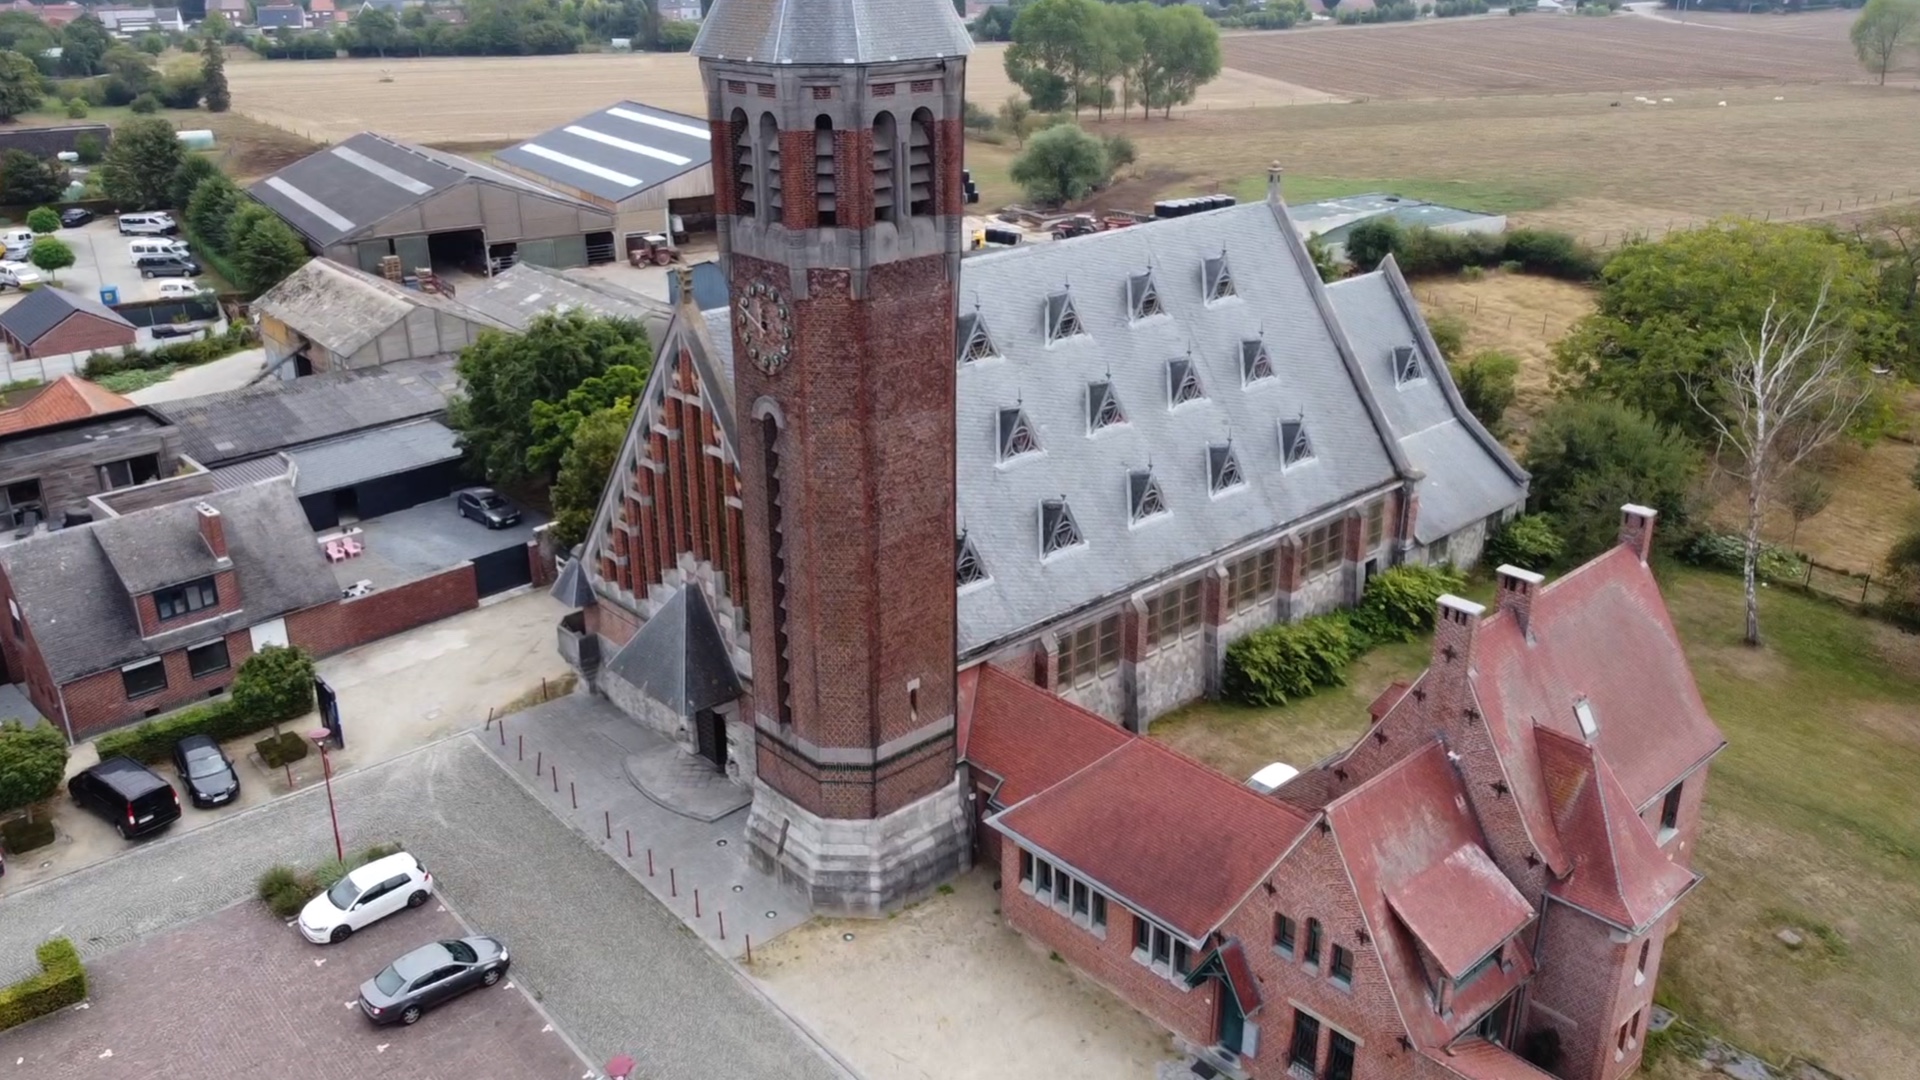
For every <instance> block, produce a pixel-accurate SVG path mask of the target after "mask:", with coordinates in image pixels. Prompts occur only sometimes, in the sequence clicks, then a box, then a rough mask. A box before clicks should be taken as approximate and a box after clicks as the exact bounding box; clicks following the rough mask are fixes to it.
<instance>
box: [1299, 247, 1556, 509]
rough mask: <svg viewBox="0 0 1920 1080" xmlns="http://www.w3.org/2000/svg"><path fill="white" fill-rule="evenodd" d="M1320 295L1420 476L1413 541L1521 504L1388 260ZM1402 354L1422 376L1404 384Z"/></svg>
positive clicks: (1513, 479) (1494, 444)
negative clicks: (1408, 354) (1410, 353)
mask: <svg viewBox="0 0 1920 1080" xmlns="http://www.w3.org/2000/svg"><path fill="white" fill-rule="evenodd" d="M1327 296H1328V297H1329V298H1330V299H1331V300H1332V301H1333V307H1334V310H1335V311H1336V312H1338V313H1339V316H1340V324H1341V325H1342V326H1343V327H1345V328H1346V331H1347V333H1348V335H1349V337H1350V338H1351V340H1352V341H1353V348H1354V352H1355V353H1356V354H1357V355H1358V357H1359V359H1360V368H1361V370H1362V371H1363V372H1365V374H1366V377H1367V382H1368V384H1369V385H1370V386H1371V387H1372V389H1373V394H1374V397H1375V398H1376V399H1377V400H1378V401H1379V402H1380V411H1381V412H1382V413H1384V414H1385V415H1386V418H1387V423H1388V424H1389V425H1390V426H1391V427H1392V428H1393V431H1394V434H1395V435H1396V436H1397V437H1398V438H1399V440H1400V446H1401V448H1402V449H1403V450H1404V451H1405V453H1406V456H1407V460H1408V462H1409V463H1411V464H1412V466H1413V467H1414V468H1415V469H1417V470H1419V471H1421V472H1422V473H1424V474H1425V475H1423V476H1422V477H1421V479H1420V482H1419V484H1418V486H1417V488H1416V491H1417V493H1418V496H1419V499H1420V512H1419V514H1418V515H1417V516H1415V518H1414V539H1415V540H1416V541H1418V542H1419V543H1421V544H1430V543H1432V542H1433V541H1435V540H1438V539H1440V538H1441V537H1443V536H1450V535H1452V534H1453V533H1454V532H1456V531H1458V530H1459V529H1460V528H1461V527H1462V526H1464V525H1467V524H1469V523H1471V522H1474V521H1477V520H1479V519H1481V518H1485V517H1489V516H1491V515H1493V514H1495V513H1498V512H1499V511H1501V510H1503V509H1505V508H1507V507H1510V506H1513V505H1514V504H1516V503H1519V502H1522V501H1524V500H1525V499H1526V497H1527V479H1528V477H1527V473H1526V470H1524V469H1522V468H1521V467H1520V465H1519V464H1518V463H1517V462H1515V461H1514V460H1513V457H1512V455H1510V454H1508V453H1507V451H1506V448H1505V447H1503V446H1501V445H1500V441H1499V440H1498V439H1495V438H1494V437H1493V436H1492V434H1491V433H1489V432H1488V431H1487V429H1486V428H1485V427H1484V426H1482V425H1481V423H1480V421H1479V420H1477V419H1475V418H1474V415H1473V414H1472V413H1471V412H1469V411H1468V410H1467V406H1466V402H1465V401H1463V400H1461V397H1460V391H1459V389H1458V388H1457V387H1456V386H1455V385H1454V382H1453V375H1452V373H1451V372H1450V371H1449V370H1448V369H1447V365H1446V362H1445V360H1444V359H1443V358H1442V357H1441V355H1440V349H1439V346H1438V345H1436V344H1434V341H1433V336H1432V335H1431V334H1430V333H1428V332H1427V328H1426V323H1425V321H1424V320H1422V319H1421V318H1420V317H1419V308H1418V307H1417V306H1416V305H1415V303H1414V298H1413V291H1412V290H1411V289H1409V288H1408V287H1407V283H1406V279H1405V278H1404V277H1402V276H1401V274H1400V269H1399V267H1398V266H1397V265H1395V264H1394V262H1393V257H1392V256H1388V257H1387V259H1386V261H1384V262H1383V263H1382V264H1381V268H1380V269H1379V270H1376V271H1375V272H1373V273H1371V274H1362V275H1361V276H1359V277H1353V278H1347V279H1345V280H1343V281H1339V282H1335V283H1334V284H1332V285H1329V286H1327ZM1407 348H1412V349H1413V350H1414V352H1415V356H1416V358H1417V362H1418V364H1419V370H1420V373H1421V377H1420V378H1418V379H1414V380H1409V381H1403V380H1401V379H1399V378H1397V374H1398V372H1397V371H1396V362H1395V361H1396V356H1395V350H1396V349H1407Z"/></svg>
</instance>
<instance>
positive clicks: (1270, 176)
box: [1267, 161, 1286, 206]
mask: <svg viewBox="0 0 1920 1080" xmlns="http://www.w3.org/2000/svg"><path fill="white" fill-rule="evenodd" d="M1285 172H1286V170H1284V169H1282V168H1281V167H1280V163H1279V162H1277V161H1276V162H1274V163H1272V164H1271V165H1268V166H1267V201H1268V202H1270V203H1272V204H1274V205H1275V206H1278V205H1280V203H1281V202H1282V201H1284V200H1282V199H1281V197H1280V196H1281V191H1280V187H1281V181H1282V179H1283V176H1284V174H1285Z"/></svg>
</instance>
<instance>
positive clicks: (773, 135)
mask: <svg viewBox="0 0 1920 1080" xmlns="http://www.w3.org/2000/svg"><path fill="white" fill-rule="evenodd" d="M759 142H760V180H761V182H760V187H761V188H762V190H763V191H764V192H765V195H764V197H763V198H762V199H761V202H762V203H764V204H765V205H766V208H767V212H766V215H765V217H764V218H763V220H766V221H779V220H780V218H781V216H782V207H783V206H784V205H785V203H784V201H783V200H782V198H781V190H780V122H779V121H777V120H775V119H774V118H773V114H772V113H770V112H768V113H761V114H760V140H759Z"/></svg>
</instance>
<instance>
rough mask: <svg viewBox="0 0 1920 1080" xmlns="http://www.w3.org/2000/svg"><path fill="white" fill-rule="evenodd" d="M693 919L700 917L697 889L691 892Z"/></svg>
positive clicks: (698, 892)
mask: <svg viewBox="0 0 1920 1080" xmlns="http://www.w3.org/2000/svg"><path fill="white" fill-rule="evenodd" d="M693 917H694V918H696V919H697V918H699V917H700V890H699V889H695V890H693Z"/></svg>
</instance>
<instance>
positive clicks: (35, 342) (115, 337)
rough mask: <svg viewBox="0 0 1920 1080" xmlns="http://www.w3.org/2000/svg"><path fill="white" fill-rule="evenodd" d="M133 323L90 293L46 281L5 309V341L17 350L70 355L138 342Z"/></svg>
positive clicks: (0, 319) (1, 338)
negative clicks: (71, 290)
mask: <svg viewBox="0 0 1920 1080" xmlns="http://www.w3.org/2000/svg"><path fill="white" fill-rule="evenodd" d="M135 337H136V334H135V332H134V328H133V324H132V323H130V322H128V321H127V320H126V318H125V317H124V316H122V315H121V314H120V313H119V312H117V311H115V310H113V309H112V308H110V307H108V306H106V305H105V304H102V303H100V302H99V301H98V300H95V299H93V298H91V297H87V296H81V295H80V294H79V293H74V292H68V291H67V290H65V289H60V288H54V287H52V286H42V287H41V288H38V289H35V290H33V291H32V292H30V293H28V294H27V295H25V296H23V297H21V298H20V301H19V302H18V303H16V304H14V305H13V306H12V307H10V308H8V309H7V310H5V311H0V342H4V343H5V344H6V346H7V347H8V348H9V349H11V350H13V353H14V355H15V356H19V357H26V358H29V359H31V358H33V357H40V356H65V355H66V354H68V353H81V352H92V351H94V350H96V349H118V348H120V347H122V346H125V345H131V344H133V342H134V338H135Z"/></svg>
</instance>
